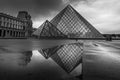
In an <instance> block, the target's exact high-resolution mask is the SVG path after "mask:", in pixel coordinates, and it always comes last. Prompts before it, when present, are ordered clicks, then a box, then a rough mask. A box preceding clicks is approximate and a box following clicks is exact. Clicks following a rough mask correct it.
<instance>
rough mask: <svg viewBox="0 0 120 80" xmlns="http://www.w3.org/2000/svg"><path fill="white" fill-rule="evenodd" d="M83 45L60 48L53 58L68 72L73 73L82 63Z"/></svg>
mask: <svg viewBox="0 0 120 80" xmlns="http://www.w3.org/2000/svg"><path fill="white" fill-rule="evenodd" d="M82 54H83V43H71V44H66V45H63V46H62V47H60V48H59V49H58V50H57V51H55V53H54V54H53V55H52V56H51V58H52V59H53V60H54V61H55V62H56V63H57V64H58V65H59V66H61V67H62V68H63V69H64V70H65V71H66V72H68V73H69V72H71V71H72V70H73V69H75V68H76V67H77V66H78V65H79V64H80V63H82Z"/></svg>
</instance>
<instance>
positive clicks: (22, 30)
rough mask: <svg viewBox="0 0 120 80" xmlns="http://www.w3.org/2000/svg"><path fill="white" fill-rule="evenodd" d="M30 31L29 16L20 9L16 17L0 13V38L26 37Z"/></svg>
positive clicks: (30, 22) (29, 34) (30, 21)
mask: <svg viewBox="0 0 120 80" xmlns="http://www.w3.org/2000/svg"><path fill="white" fill-rule="evenodd" d="M31 33H32V20H31V16H30V15H29V14H28V12H26V11H20V12H19V13H18V16H17V17H13V16H10V15H7V14H4V13H0V38H27V37H30V36H31Z"/></svg>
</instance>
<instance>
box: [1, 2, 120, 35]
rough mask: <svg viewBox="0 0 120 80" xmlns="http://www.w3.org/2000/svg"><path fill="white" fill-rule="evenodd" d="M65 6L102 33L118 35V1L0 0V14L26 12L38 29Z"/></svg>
mask: <svg viewBox="0 0 120 80" xmlns="http://www.w3.org/2000/svg"><path fill="white" fill-rule="evenodd" d="M67 4H71V5H72V6H73V7H74V8H75V9H76V10H77V11H78V12H79V13H80V14H81V15H82V16H83V17H85V18H86V19H87V20H88V21H89V22H90V23H91V24H92V25H93V26H94V27H96V28H97V29H98V30H99V31H100V32H102V33H120V0H0V12H4V13H7V14H10V15H12V16H17V13H18V11H21V10H22V11H23V10H26V11H28V12H29V13H30V14H31V16H32V20H33V27H36V28H38V27H39V26H40V25H41V24H42V23H43V22H44V21H45V20H46V19H48V20H51V19H52V18H53V17H54V16H55V15H56V14H58V13H59V11H61V10H62V9H63V8H64V7H65V6H66V5H67Z"/></svg>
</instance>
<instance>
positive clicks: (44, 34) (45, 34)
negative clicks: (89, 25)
mask: <svg viewBox="0 0 120 80" xmlns="http://www.w3.org/2000/svg"><path fill="white" fill-rule="evenodd" d="M33 35H35V36H39V38H61V37H67V36H65V35H64V34H63V33H62V32H61V31H59V30H58V29H57V28H56V27H55V26H54V25H53V24H52V23H50V22H49V21H48V20H46V21H45V22H44V23H43V24H42V25H41V26H40V27H39V28H38V30H36V31H35V32H34V33H33Z"/></svg>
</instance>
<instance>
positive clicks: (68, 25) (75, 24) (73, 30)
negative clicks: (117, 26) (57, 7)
mask: <svg viewBox="0 0 120 80" xmlns="http://www.w3.org/2000/svg"><path fill="white" fill-rule="evenodd" d="M50 22H51V23H52V24H53V25H55V26H56V27H57V28H58V29H59V30H60V31H61V32H62V33H63V34H65V35H67V37H68V38H103V36H102V35H101V33H100V32H99V31H97V30H96V29H95V28H94V27H93V26H92V25H91V24H90V23H89V22H88V21H87V20H86V19H84V18H83V17H82V16H81V15H80V14H79V13H78V12H77V11H76V10H75V9H73V7H72V6H71V5H68V6H67V7H66V8H64V9H63V10H62V11H61V12H60V13H59V14H58V15H57V16H55V17H54V18H53V19H52V20H51V21H50Z"/></svg>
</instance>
